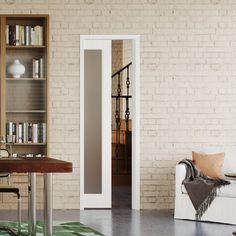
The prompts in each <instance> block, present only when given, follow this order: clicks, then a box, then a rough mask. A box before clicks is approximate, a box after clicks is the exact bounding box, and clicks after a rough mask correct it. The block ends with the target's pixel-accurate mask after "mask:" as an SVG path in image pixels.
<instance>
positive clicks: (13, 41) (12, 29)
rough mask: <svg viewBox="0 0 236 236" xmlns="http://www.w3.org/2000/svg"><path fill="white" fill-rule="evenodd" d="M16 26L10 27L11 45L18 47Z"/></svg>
mask: <svg viewBox="0 0 236 236" xmlns="http://www.w3.org/2000/svg"><path fill="white" fill-rule="evenodd" d="M15 29H16V26H15V25H9V45H11V46H15V45H16V30H15Z"/></svg>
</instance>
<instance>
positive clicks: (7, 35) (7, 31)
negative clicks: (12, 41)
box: [6, 25, 9, 45]
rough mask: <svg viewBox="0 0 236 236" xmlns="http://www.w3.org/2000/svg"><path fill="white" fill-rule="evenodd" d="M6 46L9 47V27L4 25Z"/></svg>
mask: <svg viewBox="0 0 236 236" xmlns="http://www.w3.org/2000/svg"><path fill="white" fill-rule="evenodd" d="M6 45H9V25H6Z"/></svg>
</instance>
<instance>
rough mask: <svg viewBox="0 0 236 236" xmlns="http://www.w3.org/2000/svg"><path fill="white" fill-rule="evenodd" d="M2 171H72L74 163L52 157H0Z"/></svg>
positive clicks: (0, 169)
mask: <svg viewBox="0 0 236 236" xmlns="http://www.w3.org/2000/svg"><path fill="white" fill-rule="evenodd" d="M0 172H7V173H12V172H16V173H24V172H36V173H62V172H72V163H71V162H67V161H62V160H57V159H54V158H50V157H19V158H4V159H1V158H0Z"/></svg>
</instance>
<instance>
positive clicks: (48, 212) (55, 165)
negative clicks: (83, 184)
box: [0, 157, 72, 236]
mask: <svg viewBox="0 0 236 236" xmlns="http://www.w3.org/2000/svg"><path fill="white" fill-rule="evenodd" d="M1 172H2V173H28V181H29V188H28V189H29V190H28V191H29V201H28V202H29V207H28V224H29V235H32V236H35V235H36V173H43V174H44V235H45V236H52V234H53V232H52V198H53V196H52V181H53V180H52V173H69V172H72V163H71V162H67V161H62V160H57V159H54V158H50V157H17V158H15V157H9V158H0V173H1Z"/></svg>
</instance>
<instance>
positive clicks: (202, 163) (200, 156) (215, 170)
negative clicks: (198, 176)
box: [192, 152, 225, 179]
mask: <svg viewBox="0 0 236 236" xmlns="http://www.w3.org/2000/svg"><path fill="white" fill-rule="evenodd" d="M224 158H225V153H224V152H222V153H214V154H205V153H199V152H192V159H193V161H194V162H195V164H196V166H197V168H198V169H199V170H200V171H201V172H202V173H203V174H204V175H206V176H208V177H210V178H213V179H218V178H222V174H221V169H222V166H223V163H224Z"/></svg>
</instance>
